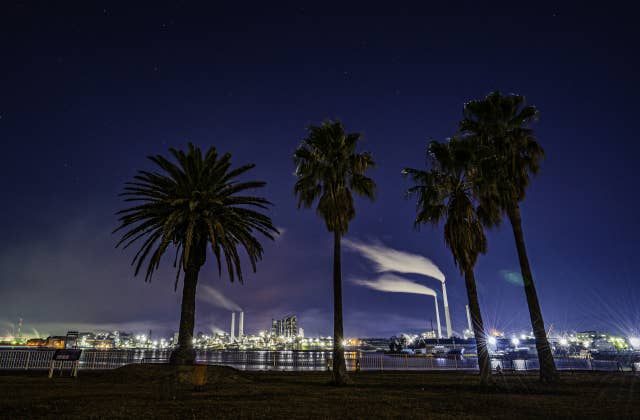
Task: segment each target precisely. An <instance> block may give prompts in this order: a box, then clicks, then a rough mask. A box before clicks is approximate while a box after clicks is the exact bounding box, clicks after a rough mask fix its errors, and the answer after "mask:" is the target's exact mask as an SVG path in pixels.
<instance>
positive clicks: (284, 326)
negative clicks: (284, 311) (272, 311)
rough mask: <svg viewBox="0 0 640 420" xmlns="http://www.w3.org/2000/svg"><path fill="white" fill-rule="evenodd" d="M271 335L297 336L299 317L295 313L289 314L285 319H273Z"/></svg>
mask: <svg viewBox="0 0 640 420" xmlns="http://www.w3.org/2000/svg"><path fill="white" fill-rule="evenodd" d="M271 335H275V336H276V337H297V336H298V318H297V317H296V316H295V315H289V316H286V317H284V318H283V319H272V320H271Z"/></svg>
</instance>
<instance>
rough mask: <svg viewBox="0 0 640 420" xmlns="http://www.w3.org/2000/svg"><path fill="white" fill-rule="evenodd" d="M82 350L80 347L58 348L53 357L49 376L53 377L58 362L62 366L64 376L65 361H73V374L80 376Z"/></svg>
mask: <svg viewBox="0 0 640 420" xmlns="http://www.w3.org/2000/svg"><path fill="white" fill-rule="evenodd" d="M81 354H82V350H79V349H58V350H56V352H55V353H53V357H52V358H51V366H50V367H49V378H52V377H53V371H54V370H55V367H56V363H58V364H59V367H60V376H62V370H63V369H64V364H65V362H72V368H71V376H73V377H76V378H77V377H78V365H80V355H81Z"/></svg>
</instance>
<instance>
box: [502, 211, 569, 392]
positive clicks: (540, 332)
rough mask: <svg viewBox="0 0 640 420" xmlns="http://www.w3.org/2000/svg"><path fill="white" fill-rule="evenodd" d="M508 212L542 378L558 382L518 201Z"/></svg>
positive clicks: (543, 380)
mask: <svg viewBox="0 0 640 420" xmlns="http://www.w3.org/2000/svg"><path fill="white" fill-rule="evenodd" d="M507 214H508V216H509V221H510V222H511V227H512V228H513V236H514V237H515V240H516V248H517V250H518V259H519V260H520V270H521V271H522V281H523V283H524V292H525V295H526V296H527V305H528V306H529V316H530V317H531V326H532V327H533V334H534V336H535V338H536V349H537V350H538V361H539V362H540V380H541V381H542V382H546V383H552V382H556V381H557V380H558V372H557V371H556V364H555V361H554V360H553V354H551V347H549V341H548V340H547V332H546V330H545V327H544V320H543V319H542V311H541V310H540V303H539V302H538V294H537V293H536V287H535V285H534V284H533V275H532V274H531V267H529V258H528V257H527V249H526V247H525V243H524V233H523V231H522V218H521V216H520V206H519V205H518V203H517V202H515V203H514V204H513V205H512V206H511V207H510V208H509V209H508V210H507Z"/></svg>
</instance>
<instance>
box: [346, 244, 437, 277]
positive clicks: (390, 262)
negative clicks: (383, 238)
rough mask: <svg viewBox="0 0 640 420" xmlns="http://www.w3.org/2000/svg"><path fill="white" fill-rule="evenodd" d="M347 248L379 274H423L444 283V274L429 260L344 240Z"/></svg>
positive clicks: (383, 247) (382, 246)
mask: <svg viewBox="0 0 640 420" xmlns="http://www.w3.org/2000/svg"><path fill="white" fill-rule="evenodd" d="M343 243H344V245H345V247H347V248H348V249H351V250H352V251H356V252H358V253H360V254H361V255H362V256H363V257H365V258H367V259H368V260H370V261H371V262H373V263H374V264H375V265H376V269H377V271H378V272H382V271H395V272H397V273H408V274H421V275H424V276H428V277H432V278H434V279H436V280H439V281H441V282H442V283H444V281H445V278H444V274H443V273H442V271H440V269H439V268H438V267H437V266H436V265H435V264H434V263H433V262H432V261H431V260H430V259H428V258H426V257H423V256H422V255H417V254H411V253H408V252H404V251H398V250H396V249H393V248H389V247H386V246H384V245H382V244H380V243H374V244H365V243H363V242H359V241H354V240H349V239H344V240H343Z"/></svg>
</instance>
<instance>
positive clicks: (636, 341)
mask: <svg viewBox="0 0 640 420" xmlns="http://www.w3.org/2000/svg"><path fill="white" fill-rule="evenodd" d="M629 344H631V347H633V348H634V349H640V337H629Z"/></svg>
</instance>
